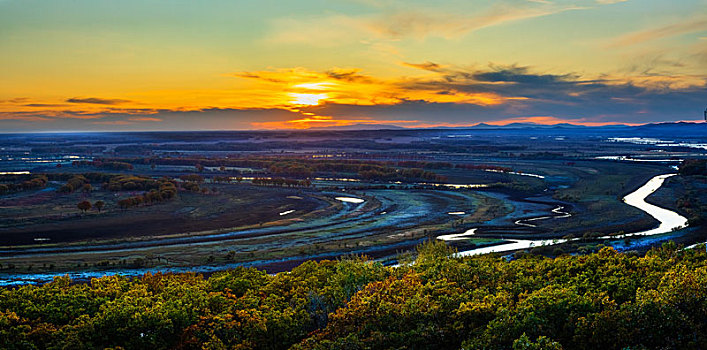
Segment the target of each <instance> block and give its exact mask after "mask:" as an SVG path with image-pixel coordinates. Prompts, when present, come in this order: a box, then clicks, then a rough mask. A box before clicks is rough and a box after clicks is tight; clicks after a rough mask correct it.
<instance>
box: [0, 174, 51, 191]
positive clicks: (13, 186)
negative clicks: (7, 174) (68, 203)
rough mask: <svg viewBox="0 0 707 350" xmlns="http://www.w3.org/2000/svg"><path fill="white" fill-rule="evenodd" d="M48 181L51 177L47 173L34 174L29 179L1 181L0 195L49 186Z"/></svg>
mask: <svg viewBox="0 0 707 350" xmlns="http://www.w3.org/2000/svg"><path fill="white" fill-rule="evenodd" d="M47 182H49V179H48V178H47V176H46V175H32V177H31V178H30V179H28V180H24V181H22V180H20V181H18V182H5V183H0V195H1V194H7V193H11V192H20V191H27V190H36V189H41V188H45V187H47Z"/></svg>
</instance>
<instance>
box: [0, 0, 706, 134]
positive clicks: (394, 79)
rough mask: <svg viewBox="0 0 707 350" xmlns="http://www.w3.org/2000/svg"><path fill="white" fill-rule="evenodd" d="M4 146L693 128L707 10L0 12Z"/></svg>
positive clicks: (604, 4) (617, 0) (393, 4)
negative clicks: (148, 138) (280, 133)
mask: <svg viewBox="0 0 707 350" xmlns="http://www.w3.org/2000/svg"><path fill="white" fill-rule="evenodd" d="M0 53H1V54H0V132H3V131H8V132H15V131H81V130H204V129H212V130H220V129H223V130H231V129H282V128H308V127H325V126H345V125H352V124H385V125H397V126H403V127H434V126H468V125H474V124H477V123H480V122H484V123H491V124H505V123H510V122H518V121H520V122H537V123H544V124H552V123H560V122H571V123H577V124H585V125H604V124H614V123H625V124H640V123H651V122H665V121H680V120H687V121H696V120H699V119H701V118H702V111H703V110H704V109H705V107H707V84H706V83H707V0H680V1H665V0H660V1H654V0H627V1H621V0H586V1H568V0H567V1H553V0H497V1H481V0H463V1H409V0H407V1H396V0H349V1H344V0H340V1H333V0H327V1H324V0H322V1H317V0H299V1H284V0H278V1H268V0H260V1H237V0H222V1H215V0H214V1H194V0H184V1H181V0H180V1H177V0H172V1H166V0H163V1H156V0H119V1H118V0H115V1H102V0H73V1H69V0H45V1H36V0H0Z"/></svg>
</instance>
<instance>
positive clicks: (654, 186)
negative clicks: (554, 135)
mask: <svg viewBox="0 0 707 350" xmlns="http://www.w3.org/2000/svg"><path fill="white" fill-rule="evenodd" d="M675 175H677V174H663V175H657V176H654V177H653V178H651V179H650V180H648V182H646V183H645V184H644V185H643V186H641V187H639V188H638V189H637V190H635V191H633V192H631V193H629V194H628V195H626V197H624V198H623V201H624V202H625V203H626V204H628V205H630V206H633V207H636V208H638V209H640V210H643V211H644V212H646V213H647V214H648V215H650V216H652V217H653V218H655V219H656V220H658V222H660V224H659V225H658V227H656V228H653V229H650V230H646V231H639V232H634V233H627V234H623V235H614V236H602V237H599V239H621V238H626V237H633V236H651V235H658V234H662V233H667V232H671V231H673V230H678V229H681V228H685V227H687V224H688V222H687V218H686V217H684V216H682V215H680V214H678V213H676V212H674V211H671V210H668V209H665V208H661V207H659V206H657V205H653V204H650V203H648V202H646V198H647V197H648V196H650V195H651V194H653V192H655V191H657V190H658V189H659V188H660V187H661V186H662V185H663V183H664V182H665V180H666V179H668V178H669V177H671V176H675ZM561 210H562V208H556V209H554V210H553V213H555V214H562V217H568V216H569V213H564V212H561ZM542 218H543V219H545V218H549V217H542ZM556 218H558V217H556ZM524 221H525V222H527V221H529V220H518V221H516V224H519V225H532V224H527V223H525V222H524ZM476 230H477V229H476V228H472V229H470V230H467V231H466V232H463V233H459V234H451V235H443V236H439V237H437V239H440V240H443V241H458V240H463V239H466V238H469V237H471V236H473V235H474V234H475V232H476ZM568 241H570V240H569V239H539V240H525V239H514V240H507V242H508V243H504V244H500V245H495V246H490V247H482V248H475V249H470V250H465V251H461V252H459V253H457V254H458V255H459V256H468V255H479V254H487V253H500V252H509V251H515V250H520V249H527V248H532V247H537V246H543V245H552V244H559V243H565V242H568Z"/></svg>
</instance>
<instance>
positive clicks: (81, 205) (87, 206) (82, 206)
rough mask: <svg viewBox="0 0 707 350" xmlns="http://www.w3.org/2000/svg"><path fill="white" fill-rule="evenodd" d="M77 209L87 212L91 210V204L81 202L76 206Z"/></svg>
mask: <svg viewBox="0 0 707 350" xmlns="http://www.w3.org/2000/svg"><path fill="white" fill-rule="evenodd" d="M76 207H78V208H79V210H81V211H82V212H84V213H85V212H86V211H87V210H90V209H91V202H89V201H81V202H79V204H76Z"/></svg>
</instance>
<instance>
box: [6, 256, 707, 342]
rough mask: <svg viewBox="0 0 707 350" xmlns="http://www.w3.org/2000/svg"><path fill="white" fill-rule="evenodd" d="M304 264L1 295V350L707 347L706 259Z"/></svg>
mask: <svg viewBox="0 0 707 350" xmlns="http://www.w3.org/2000/svg"><path fill="white" fill-rule="evenodd" d="M418 250H419V254H418V257H417V259H416V261H415V263H414V264H410V265H406V266H403V267H398V268H392V267H384V266H382V265H380V264H378V263H375V262H370V261H366V260H365V259H360V258H351V259H343V260H340V261H323V262H319V263H316V262H308V263H305V264H303V265H301V266H299V267H297V268H295V269H294V270H292V271H291V272H288V273H280V274H277V275H275V276H270V275H267V274H265V273H264V272H261V271H258V270H256V269H247V268H238V269H234V270H230V271H227V272H222V273H218V274H215V275H213V276H212V277H210V278H208V279H206V278H202V277H201V276H197V275H189V274H185V275H146V276H144V277H142V278H137V279H133V280H130V279H127V278H123V277H104V278H101V279H94V280H92V281H91V282H90V283H78V284H72V283H71V281H70V280H69V279H68V278H57V279H56V280H55V281H54V282H53V283H49V284H46V285H44V286H41V287H37V286H23V287H20V288H16V289H6V290H0V348H3V349H35V348H36V349H96V348H125V349H171V348H177V349H202V348H203V349H251V348H253V349H288V348H294V349H364V348H369V349H400V348H410V349H456V348H464V349H481V348H485V349H510V348H513V349H598V348H601V349H623V348H631V349H644V348H648V349H653V348H682V349H691V348H699V347H701V346H703V345H704V344H707V254H706V253H705V250H704V247H701V248H700V249H691V250H679V249H677V247H675V245H674V244H665V245H664V246H663V247H662V248H659V249H653V250H651V251H649V252H648V253H647V254H646V255H645V256H643V257H641V256H637V255H636V254H627V253H619V252H616V251H614V250H613V249H611V248H604V249H602V250H601V251H600V252H599V253H596V254H590V255H584V256H561V257H558V258H556V259H549V258H544V257H540V256H533V255H525V256H522V257H520V258H518V259H514V260H511V261H507V260H506V259H504V258H499V257H494V256H476V257H467V258H463V259H462V258H454V257H452V255H451V253H452V251H451V250H450V248H448V247H447V246H446V245H444V244H443V243H427V244H425V245H423V246H421V247H419V249H418Z"/></svg>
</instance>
